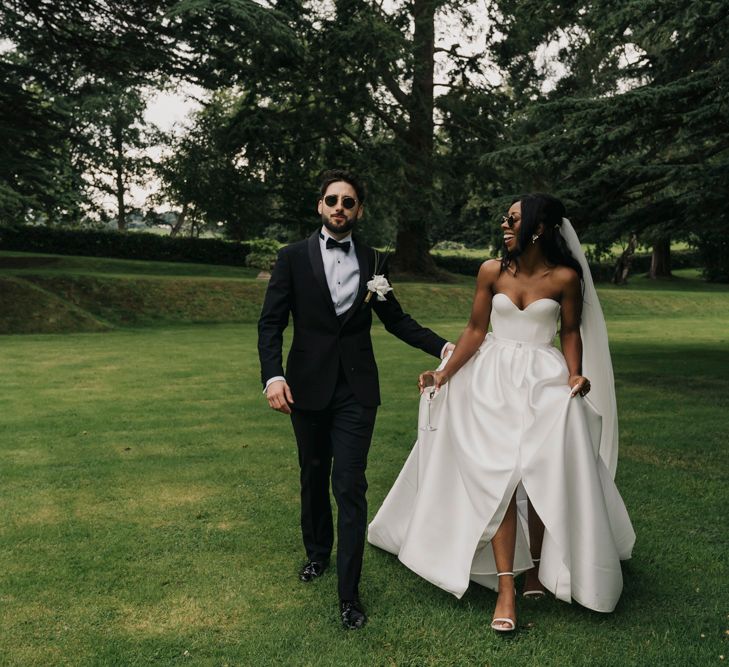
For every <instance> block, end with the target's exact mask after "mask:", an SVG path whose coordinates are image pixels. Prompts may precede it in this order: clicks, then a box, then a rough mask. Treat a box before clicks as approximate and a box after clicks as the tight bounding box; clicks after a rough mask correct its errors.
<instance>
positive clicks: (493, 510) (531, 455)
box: [368, 294, 635, 612]
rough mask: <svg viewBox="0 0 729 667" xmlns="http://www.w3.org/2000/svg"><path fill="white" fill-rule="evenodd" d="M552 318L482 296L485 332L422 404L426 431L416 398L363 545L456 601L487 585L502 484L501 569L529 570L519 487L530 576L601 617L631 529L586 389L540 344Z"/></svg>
mask: <svg viewBox="0 0 729 667" xmlns="http://www.w3.org/2000/svg"><path fill="white" fill-rule="evenodd" d="M596 303H597V302H596ZM598 308H599V305H598ZM559 313H560V305H559V303H557V302H556V301H554V300H552V299H539V300H538V301H535V302H533V303H531V304H529V305H528V306H527V307H526V308H524V310H520V309H519V308H518V307H517V306H516V305H514V303H512V301H511V300H510V299H509V297H507V296H506V295H504V294H496V295H495V296H494V298H493V305H492V311H491V326H492V329H493V332H492V333H489V334H488V336H487V337H486V339H485V341H484V343H483V344H482V345H481V347H480V348H479V350H478V351H477V352H476V354H474V356H473V357H472V358H471V359H470V360H469V361H468V362H467V363H466V364H465V365H464V366H463V367H462V368H461V369H460V370H459V371H458V372H457V373H456V374H455V375H454V376H453V377H452V378H451V379H450V381H449V382H448V383H447V384H446V385H444V387H443V388H442V389H441V390H440V392H439V393H438V394H437V395H436V396H435V397H434V398H433V400H432V403H431V405H430V424H431V426H433V427H435V430H427V428H428V414H427V413H428V403H427V400H426V398H425V397H423V398H422V399H421V402H420V414H419V420H418V427H419V431H418V440H417V442H416V443H415V446H414V447H413V449H412V451H411V453H410V456H409V457H408V459H407V461H406V462H405V465H404V467H403V469H402V471H401V472H400V475H399V476H398V478H397V481H396V482H395V484H394V486H393V488H392V490H391V491H390V493H389V494H388V496H387V498H386V499H385V501H384V503H383V505H382V507H381V508H380V510H379V511H378V513H377V515H376V516H375V518H374V520H373V521H372V523H371V524H370V526H369V531H368V540H369V542H370V543H371V544H373V545H375V546H377V547H380V548H382V549H385V550H387V551H389V552H392V553H393V554H396V555H397V556H398V557H399V559H400V560H401V561H402V562H403V563H404V564H405V565H406V566H407V567H409V568H410V569H411V570H413V571H414V572H416V573H417V574H419V575H420V576H421V577H423V578H424V579H427V580H428V581H430V582H432V583H433V584H435V585H436V586H439V587H440V588H443V589H444V590H446V591H449V592H450V593H453V594H454V595H455V596H457V597H459V598H460V597H461V596H462V595H463V594H464V592H465V591H466V589H467V587H468V585H469V580H471V581H475V582H477V583H479V584H482V585H484V586H488V587H489V588H493V589H494V590H497V589H498V585H497V578H496V571H497V570H496V565H495V563H494V557H493V550H492V548H491V544H490V540H491V538H492V537H493V535H494V533H495V532H496V530H497V528H498V527H499V525H500V524H501V521H502V519H503V517H504V514H505V512H506V509H507V506H508V503H509V500H510V499H511V497H512V495H513V493H514V491H515V490H516V491H517V507H518V513H519V517H520V520H519V521H517V539H516V552H515V557H514V572H515V573H518V572H521V571H524V570H527V569H529V568H531V567H532V566H533V563H532V560H531V556H530V552H529V534H528V528H527V524H526V508H527V502H526V501H527V496H528V498H529V499H530V500H531V502H532V504H533V506H534V508H535V509H536V512H537V514H538V515H539V516H540V517H541V519H542V520H543V522H544V525H545V531H544V541H543V545H542V553H541V562H540V567H539V579H540V581H541V582H542V584H543V585H544V586H545V587H546V588H547V589H548V590H549V591H551V592H552V593H553V594H554V595H555V596H556V597H557V598H559V599H561V600H565V601H567V602H570V601H571V600H575V601H576V602H578V603H580V604H581V605H583V606H585V607H588V608H590V609H593V610H595V611H601V612H610V611H612V610H613V609H614V608H615V605H616V604H617V601H618V598H619V597H620V593H621V590H622V585H623V580H622V574H621V569H620V561H621V560H624V559H627V558H629V557H630V554H631V550H632V548H633V543H634V541H635V533H634V532H633V528H632V526H631V523H630V519H629V517H628V513H627V511H626V509H625V505H624V504H623V501H622V499H621V497H620V494H619V493H618V490H617V488H616V486H615V483H614V482H613V474H614V470H612V471H611V470H609V469H608V467H609V464H606V461H604V460H603V458H602V457H601V456H600V454H599V451H600V443H601V431H602V429H603V425H602V417H601V415H600V414H598V412H597V411H596V409H595V408H594V406H593V404H592V403H591V401H590V400H589V398H582V397H580V396H576V397H574V398H570V388H569V387H568V385H567V379H568V370H567V365H566V362H565V359H564V357H563V355H562V353H561V352H560V351H559V350H558V349H557V348H555V347H554V346H553V344H552V343H553V339H554V337H555V335H556V331H557V321H558V318H559ZM600 315H601V312H600ZM603 326H604V321H603ZM585 373H586V375H588V377H589V374H588V373H587V372H586V371H585ZM609 374H610V378H609V379H610V381H611V382H612V369H611V368H610V373H609ZM591 379H592V380H593V386H594V384H595V382H594V378H592V377H591ZM613 401H614V394H613ZM614 426H615V427H616V424H615V425H614ZM613 430H614V428H613ZM603 435H605V434H604V433H603ZM607 435H608V436H610V437H612V430H611V431H610V433H607ZM615 438H617V432H616V431H615ZM612 456H613V458H614V460H615V461H616V460H617V451H616V450H615V451H614V453H613V455H612Z"/></svg>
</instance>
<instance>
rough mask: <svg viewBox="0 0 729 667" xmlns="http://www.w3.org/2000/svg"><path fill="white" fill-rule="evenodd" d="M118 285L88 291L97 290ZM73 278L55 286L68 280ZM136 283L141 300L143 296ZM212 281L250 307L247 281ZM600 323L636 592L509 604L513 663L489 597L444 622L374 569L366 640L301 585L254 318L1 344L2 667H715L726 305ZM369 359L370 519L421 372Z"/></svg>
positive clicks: (381, 337)
mask: <svg viewBox="0 0 729 667" xmlns="http://www.w3.org/2000/svg"><path fill="white" fill-rule="evenodd" d="M95 261H100V260H95ZM108 266H109V265H108V264H105V263H104V262H103V261H100V266H98V267H97V270H96V271H95V272H89V271H86V270H79V269H78V267H77V270H78V271H79V273H80V274H84V275H85V276H88V275H89V274H90V273H91V274H93V275H94V276H97V277H98V274H99V273H107V274H108V273H109V272H105V271H104V270H103V269H104V267H108ZM71 268H72V267H66V268H65V269H63V268H59V267H58V266H56V268H55V269H54V270H57V271H58V272H59V274H58V277H59V278H64V279H65V276H67V274H68V273H70V272H72V271H71V270H70V269H71ZM82 268H84V267H82ZM85 268H88V267H85ZM135 268H137V269H139V268H140V267H135ZM66 269H68V271H66ZM116 269H117V270H119V271H123V270H124V269H125V267H121V266H118V267H116ZM50 270H51V269H47V270H43V271H41V270H40V268H39V267H34V268H33V269H32V271H33V272H34V275H37V276H39V278H47V277H48V275H49V273H48V272H49V271H50ZM181 270H182V271H192V272H194V271H196V270H197V269H194V268H191V267H189V266H187V265H186V266H185V268H184V269H181V268H180V267H179V265H175V266H174V267H156V266H151V267H147V271H149V272H153V271H156V272H157V275H158V278H157V279H156V280H157V282H156V283H155V284H156V285H158V287H159V289H162V287H161V285H162V283H163V282H164V283H165V284H167V283H170V284H172V285H175V284H177V283H182V282H184V280H180V281H178V280H174V279H173V278H175V277H177V276H176V275H175V274H174V271H178V272H180V271H181ZM6 271H7V270H6ZM12 271H14V272H15V273H13V274H12V275H16V276H17V275H18V274H17V271H18V269H17V267H16V268H15V269H13V270H12ZM130 273H134V274H137V278H134V279H133V280H132V284H133V287H134V289H135V290H137V289H138V288H142V289H143V290H147V289H149V288H150V287H151V283H149V284H148V283H143V284H137V281H138V280H144V281H147V280H150V279H149V278H148V277H146V276H145V277H144V278H139V276H138V274H139V273H140V271H139V270H137V271H130ZM142 273H145V272H142ZM146 275H149V274H148V273H147V274H146ZM193 275H197V276H198V277H200V274H193ZM8 277H9V276H8V275H6V276H5V278H6V279H7V278H8ZM183 278H185V280H187V281H188V282H190V281H192V279H191V277H190V274H187V277H185V276H183ZM201 279H202V280H205V281H212V283H213V284H215V283H216V282H218V280H219V279H218V278H217V277H216V276H214V275H213V276H211V275H210V274H208V275H207V277H206V276H205V275H204V274H203V276H202V277H201ZM114 281H115V283H118V282H120V280H119V278H114ZM40 282H42V281H36V282H34V284H35V285H37V284H40ZM192 282H197V281H192ZM225 282H226V283H227V284H228V286H229V287H230V288H233V289H238V288H239V287H240V288H246V289H251V290H254V291H255V290H257V292H256V293H259V294H260V291H261V286H260V284H257V283H255V282H253V281H252V280H251V278H250V276H246V275H242V276H230V275H229V276H226V281H225ZM206 284H207V283H206ZM398 290H399V293H400V294H401V299H402V301H403V302H404V304H405V305H406V306H407V307H409V308H410V309H411V310H412V311H413V313H414V314H416V315H417V316H418V317H419V318H421V319H422V320H423V321H424V322H433V323H434V328H436V329H437V330H438V331H439V332H440V333H443V334H444V335H448V336H450V337H454V336H456V335H457V333H458V331H459V329H460V327H461V326H462V323H463V321H464V317H465V315H464V314H465V313H466V312H467V309H468V305H469V302H470V293H471V286H470V285H467V284H463V285H455V286H446V287H443V286H436V285H427V284H418V285H415V284H412V285H409V284H406V285H402V286H399V287H398ZM161 293H163V292H160V293H158V295H159V294H161ZM235 294H236V295H237V294H238V293H237V292H235ZM104 298H105V297H104ZM238 298H242V297H239V296H235V297H234V300H236V299H238ZM602 300H603V304H604V306H605V310H606V312H607V313H608V317H609V321H610V329H611V344H612V347H613V354H614V362H615V371H616V381H617V388H618V393H619V402H620V415H621V463H620V467H619V471H618V483H619V486H620V488H621V491H622V493H623V496H624V498H625V500H626V503H627V505H628V508H629V511H630V512H631V516H632V518H633V521H634V524H635V528H636V532H637V534H638V542H637V545H636V549H635V552H634V557H633V559H632V560H631V561H629V562H628V563H627V564H626V566H625V582H626V589H625V593H624V595H623V598H622V600H621V603H620V605H619V607H618V609H617V611H616V612H615V613H614V614H612V615H607V616H604V615H598V614H594V613H591V612H588V611H586V610H584V609H581V608H579V607H577V606H569V605H565V604H562V603H557V602H555V601H552V600H544V601H542V603H537V604H535V603H522V602H521V601H520V603H519V610H520V616H519V622H520V626H521V630H520V632H519V634H518V635H517V636H516V637H514V638H510V639H506V640H504V638H502V637H496V636H494V635H493V634H492V633H491V632H490V631H489V630H488V629H487V623H488V620H489V618H490V615H491V611H492V607H493V602H494V595H493V594H492V593H490V592H488V591H486V590H484V589H482V588H480V587H478V586H472V587H471V589H470V590H469V592H468V593H467V594H466V596H465V597H464V599H463V600H461V601H458V600H455V599H454V598H452V597H451V596H449V595H447V594H445V593H443V592H442V591H439V590H438V589H436V588H434V587H432V586H430V585H429V584H427V583H425V582H423V581H421V580H420V579H418V578H417V577H416V576H415V575H413V574H412V573H410V572H409V571H407V570H406V569H405V568H403V567H402V566H401V565H400V564H399V563H398V562H397V561H396V559H394V558H393V557H391V556H389V555H387V554H384V553H381V552H379V551H377V550H375V549H372V548H369V547H368V549H367V552H366V560H365V572H364V579H363V586H362V593H363V597H364V601H365V603H366V604H367V606H368V608H369V610H370V614H371V621H370V624H369V627H368V628H367V630H366V631H365V632H362V633H356V634H345V633H343V632H342V631H341V630H340V628H339V627H338V623H337V619H336V612H335V598H336V580H335V576H334V575H333V573H330V574H328V575H327V576H325V577H324V578H323V579H322V580H321V581H319V582H316V584H315V585H313V586H311V587H304V586H301V585H300V584H298V582H297V581H296V579H295V572H296V567H297V565H298V564H299V559H300V557H301V548H300V543H299V535H298V518H297V515H298V498H297V484H298V482H297V467H296V455H295V448H294V445H293V440H292V436H291V433H290V427H289V425H288V422H287V420H286V419H285V418H283V417H282V416H281V415H278V414H275V413H272V412H271V411H269V410H268V409H266V408H265V407H264V404H263V401H262V397H261V395H260V387H259V384H258V363H257V358H256V353H255V327H254V325H253V324H252V322H253V319H254V314H255V312H256V308H254V307H253V306H250V307H249V310H247V311H243V310H242V311H240V317H241V318H245V319H247V320H248V322H249V323H246V324H237V325H233V324H225V325H204V326H203V325H198V326H195V327H189V326H186V327H180V326H177V327H173V326H157V327H153V328H146V329H126V330H117V331H111V332H109V333H106V334H105V335H103V336H99V335H95V334H83V333H77V334H71V335H65V336H47V335H25V336H5V337H4V338H3V339H2V346H0V381H1V382H2V386H3V392H2V393H1V394H0V432H2V433H3V437H2V439H0V450H1V451H0V460H2V484H0V513H1V514H2V516H3V522H2V523H1V524H0V572H1V573H2V575H0V627H2V628H3V632H2V634H0V664H11V665H23V666H25V665H48V664H70V665H118V664H124V665H138V664H139V665H141V664H150V663H151V664H177V663H178V662H179V663H184V664H194V665H221V664H231V665H244V664H246V665H247V664H257V665H258V664H261V665H267V664H271V665H273V664H293V665H299V664H301V665H343V664H346V665H367V666H369V665H386V664H396V665H413V666H415V665H418V666H420V665H429V664H430V665H469V664H473V665H540V666H541V665H560V666H562V665H585V664H594V665H601V666H603V665H606V666H610V665H616V666H617V665H620V666H622V665H649V664H658V663H660V664H665V665H699V664H701V665H703V664H717V663H718V664H720V661H719V655H720V654H724V655H725V654H726V653H727V646H726V634H725V629H726V627H727V616H726V599H727V593H729V591H728V590H727V583H726V582H727V581H729V572H728V571H727V569H728V566H727V561H726V551H727V542H726V535H727V525H726V518H725V515H726V512H725V504H726V481H727V464H726V459H727V442H726V432H727V417H726V414H727V408H728V407H729V405H727V402H728V400H727V396H729V355H728V353H727V349H728V348H727V342H728V341H727V338H728V337H729V334H727V331H728V330H729V292H728V291H727V290H726V289H721V288H719V289H716V288H712V287H708V286H704V285H702V284H700V283H697V282H695V281H686V282H682V281H676V282H674V283H670V284H668V285H666V286H662V285H661V286H659V288H657V287H656V286H655V285H654V284H648V285H644V284H641V283H640V282H639V281H635V284H634V285H633V286H632V287H631V288H630V289H628V290H622V289H621V290H617V289H610V288H608V289H604V290H602ZM134 307H135V308H137V307H139V306H137V305H135V306H134ZM145 307H146V306H145ZM159 307H160V308H162V309H163V308H164V307H163V306H162V305H160V306H159ZM184 313H185V311H183V312H182V313H178V314H177V316H182V315H184ZM165 317H170V316H169V315H165ZM251 318H253V319H251ZM111 319H113V320H114V321H115V322H123V321H124V320H123V318H122V317H121V316H120V315H118V314H117V315H115V316H114V317H112V318H111ZM160 319H162V318H160ZM138 321H139V320H138ZM374 338H375V346H376V348H377V355H378V360H379V363H380V368H381V373H382V380H383V398H384V404H383V406H382V408H381V410H380V414H379V418H378V424H377V429H376V432H375V437H374V443H373V448H372V453H371V456H370V465H369V480H370V491H369V499H370V514H372V513H373V512H374V511H375V510H376V508H377V507H378V506H379V504H380V502H381V501H382V499H383V497H384V495H385V493H386V492H387V490H388V488H389V487H390V485H391V483H392V481H393V480H394V478H395V476H396V475H397V472H398V470H399V468H400V466H401V465H402V462H403V461H404V458H405V457H406V455H407V452H408V450H409V447H410V446H411V443H412V440H413V438H414V436H415V430H414V427H415V404H416V396H415V392H414V388H413V386H414V378H415V377H416V374H417V372H418V371H419V370H422V369H423V367H424V366H427V365H429V364H430V362H429V361H428V360H427V359H426V358H424V357H423V355H422V354H421V353H419V352H417V351H415V350H412V349H410V348H407V347H405V346H403V345H402V344H400V343H399V342H398V341H396V340H394V339H393V338H392V337H391V336H389V335H387V334H386V333H385V332H384V331H383V330H382V328H381V327H379V326H376V327H375V329H374ZM702 635H703V636H702ZM186 652H187V655H186Z"/></svg>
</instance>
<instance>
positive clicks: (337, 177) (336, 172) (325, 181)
mask: <svg viewBox="0 0 729 667" xmlns="http://www.w3.org/2000/svg"><path fill="white" fill-rule="evenodd" d="M339 181H344V182H345V183H349V184H350V185H351V186H352V187H353V188H354V191H355V192H356V193H357V199H358V200H359V203H360V204H361V203H362V202H364V200H365V197H366V196H367V190H366V188H365V185H364V183H363V182H362V181H360V180H359V178H357V176H355V175H354V174H353V173H352V172H351V171H347V170H346V169H327V170H326V171H325V172H323V173H322V175H321V186H320V187H319V197H320V198H321V197H323V196H324V193H325V192H326V191H327V188H328V187H329V186H330V185H331V184H332V183H337V182H339Z"/></svg>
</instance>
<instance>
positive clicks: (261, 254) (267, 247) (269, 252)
mask: <svg viewBox="0 0 729 667" xmlns="http://www.w3.org/2000/svg"><path fill="white" fill-rule="evenodd" d="M249 245H250V252H249V253H248V255H247V256H246V266H250V267H251V268H254V269H260V270H261V271H270V270H271V269H272V268H273V265H274V264H275V263H276V254H277V252H278V248H279V244H278V243H276V241H272V240H271V239H260V240H258V241H251V242H250V244H249Z"/></svg>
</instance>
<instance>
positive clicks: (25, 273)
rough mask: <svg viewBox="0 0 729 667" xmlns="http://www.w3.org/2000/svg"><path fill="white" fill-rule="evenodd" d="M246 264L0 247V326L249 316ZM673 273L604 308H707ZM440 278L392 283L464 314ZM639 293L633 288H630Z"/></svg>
mask: <svg viewBox="0 0 729 667" xmlns="http://www.w3.org/2000/svg"><path fill="white" fill-rule="evenodd" d="M256 273H257V272H256V271H255V270H252V269H246V268H237V267H226V266H219V267H216V266H210V265H201V264H184V263H171V262H168V263H165V262H146V261H131V260H114V259H99V258H89V257H65V256H53V255H26V254H23V253H8V252H3V253H0V313H2V317H0V333H31V332H36V333H56V332H57V333H63V332H70V331H101V330H106V329H108V328H110V327H117V326H122V327H123V326H148V325H153V324H159V325H168V324H176V323H177V324H179V323H190V322H255V321H256V319H257V317H258V314H259V312H260V307H261V303H262V300H263V294H264V292H265V287H266V284H265V282H262V281H258V280H256V279H255V275H256ZM680 274H681V275H683V276H690V277H679V278H677V279H675V280H672V281H666V282H658V283H656V282H655V281H648V280H646V279H644V278H639V277H637V278H635V279H634V280H633V281H632V282H631V284H630V286H629V287H627V288H614V287H608V286H605V287H602V288H601V294H602V299H603V306H604V308H605V312H606V315H607V316H608V317H610V318H613V317H618V316H619V317H629V316H634V317H637V318H640V317H642V316H643V314H644V313H645V312H648V311H650V312H651V313H652V314H653V315H654V316H660V317H665V318H672V317H674V316H690V317H700V318H702V319H703V318H705V317H712V316H713V315H714V314H716V313H717V312H718V311H719V310H721V308H722V307H724V302H723V296H722V295H723V294H725V293H726V291H727V288H726V286H717V285H709V284H706V283H703V282H702V281H700V280H698V279H696V277H695V272H692V271H684V272H680ZM455 280H456V282H455V283H453V284H447V285H443V284H440V285H434V284H428V283H398V282H395V287H396V290H397V294H398V295H399V298H400V299H401V300H402V302H403V303H404V304H406V305H407V306H408V307H409V308H410V309H411V312H412V313H413V314H414V315H416V316H419V317H422V318H424V319H426V318H427V319H430V320H433V319H440V320H442V319H458V320H463V319H464V317H465V316H466V315H467V313H468V312H469V309H470V303H471V298H472V294H473V280H472V279H470V278H467V277H457V278H456V279H455ZM636 292H640V294H636Z"/></svg>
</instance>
